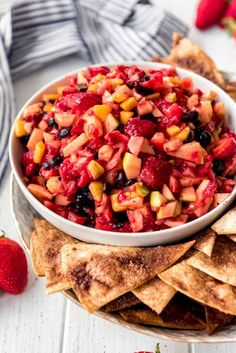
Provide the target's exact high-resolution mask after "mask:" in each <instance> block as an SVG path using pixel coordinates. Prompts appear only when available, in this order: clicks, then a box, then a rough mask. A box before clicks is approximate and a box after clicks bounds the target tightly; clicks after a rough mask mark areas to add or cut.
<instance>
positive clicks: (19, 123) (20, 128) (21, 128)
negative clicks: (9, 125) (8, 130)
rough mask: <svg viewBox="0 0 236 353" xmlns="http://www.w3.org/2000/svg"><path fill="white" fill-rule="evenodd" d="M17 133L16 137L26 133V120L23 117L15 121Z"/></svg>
mask: <svg viewBox="0 0 236 353" xmlns="http://www.w3.org/2000/svg"><path fill="white" fill-rule="evenodd" d="M15 135H16V137H22V136H25V135H26V131H25V126H24V121H23V120H21V119H18V120H16V121H15Z"/></svg>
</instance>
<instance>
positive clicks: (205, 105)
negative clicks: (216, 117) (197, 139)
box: [198, 100, 213, 124]
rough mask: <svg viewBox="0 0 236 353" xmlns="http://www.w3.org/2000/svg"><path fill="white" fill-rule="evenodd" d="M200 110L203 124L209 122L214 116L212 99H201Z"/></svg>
mask: <svg viewBox="0 0 236 353" xmlns="http://www.w3.org/2000/svg"><path fill="white" fill-rule="evenodd" d="M198 112H199V115H200V120H201V122H202V123H203V124H208V123H209V122H210V121H211V118H212V113H213V110H212V105H211V101H209V100H207V101H201V103H200V107H199V108H198Z"/></svg>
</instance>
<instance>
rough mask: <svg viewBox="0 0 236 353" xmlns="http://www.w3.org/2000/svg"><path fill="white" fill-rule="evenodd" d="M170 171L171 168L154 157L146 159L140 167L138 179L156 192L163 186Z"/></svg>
mask: <svg viewBox="0 0 236 353" xmlns="http://www.w3.org/2000/svg"><path fill="white" fill-rule="evenodd" d="M171 171H172V166H171V165H170V164H169V163H167V162H165V161H162V160H161V159H158V158H156V157H148V158H147V159H146V160H145V161H144V163H143V166H142V170H141V173H140V176H139V179H140V180H141V181H142V182H143V183H144V184H145V185H147V186H148V187H150V188H151V189H153V190H157V189H159V188H161V187H162V186H163V184H164V183H165V181H166V180H168V179H169V176H170V174H171Z"/></svg>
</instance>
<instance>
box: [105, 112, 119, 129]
mask: <svg viewBox="0 0 236 353" xmlns="http://www.w3.org/2000/svg"><path fill="white" fill-rule="evenodd" d="M119 124H120V123H119V121H118V120H117V119H116V118H115V117H114V115H112V114H111V113H110V114H108V115H107V117H106V120H105V123H104V125H105V132H106V133H108V132H111V131H113V130H115V129H116V128H117V127H118V126H119Z"/></svg>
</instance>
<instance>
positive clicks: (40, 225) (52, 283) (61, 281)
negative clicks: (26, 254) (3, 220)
mask: <svg viewBox="0 0 236 353" xmlns="http://www.w3.org/2000/svg"><path fill="white" fill-rule="evenodd" d="M34 222H35V231H34V232H33V234H32V239H31V242H30V252H31V258H32V262H33V266H34V268H36V270H38V268H39V265H38V264H39V263H40V264H43V265H42V268H44V270H45V276H46V291H47V293H48V294H50V293H54V292H58V291H61V290H66V289H69V288H70V283H69V281H68V280H67V278H66V277H65V276H64V274H63V272H62V269H61V248H62V247H63V246H64V245H66V244H74V243H77V242H78V241H77V240H75V239H74V238H72V237H70V236H69V235H67V234H65V233H63V232H61V231H60V230H58V229H57V228H55V227H54V226H52V225H51V224H50V223H48V222H47V221H45V220H43V219H35V221H34ZM40 269H41V267H40ZM36 274H37V272H36Z"/></svg>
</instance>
